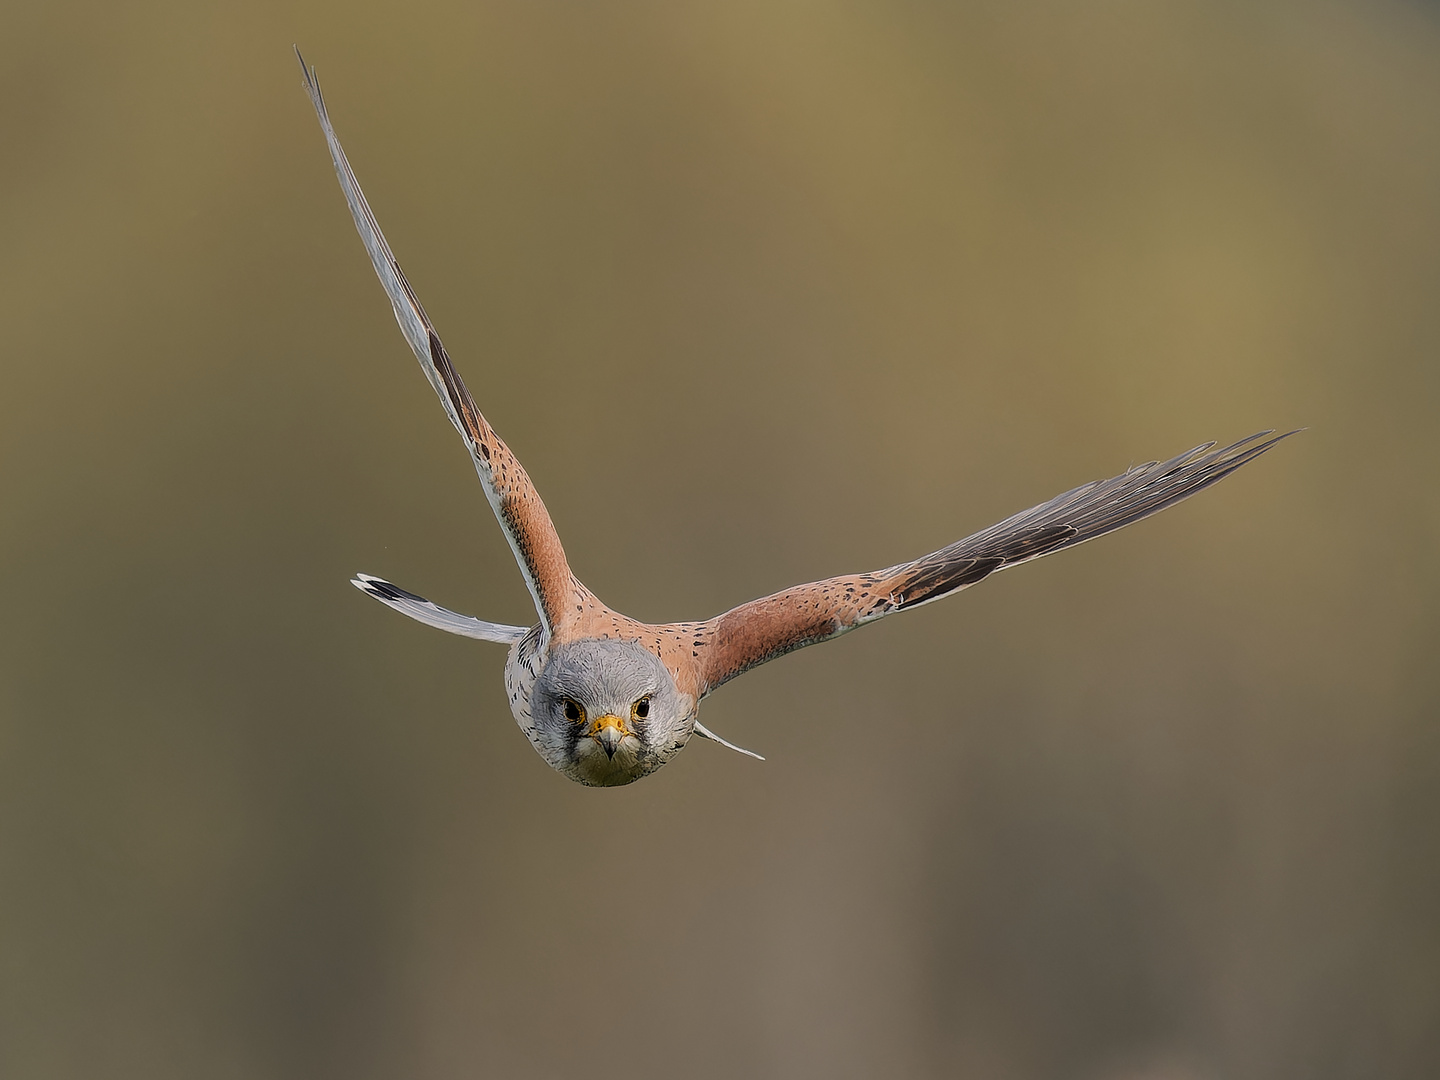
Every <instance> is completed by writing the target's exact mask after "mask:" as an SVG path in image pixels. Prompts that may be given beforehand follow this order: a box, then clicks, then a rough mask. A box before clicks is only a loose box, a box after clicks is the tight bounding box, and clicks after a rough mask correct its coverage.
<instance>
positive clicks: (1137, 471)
mask: <svg viewBox="0 0 1440 1080" xmlns="http://www.w3.org/2000/svg"><path fill="white" fill-rule="evenodd" d="M1293 434H1295V432H1293V431H1292V432H1287V433H1286V434H1285V435H1275V434H1274V433H1273V432H1269V431H1262V432H1260V433H1259V434H1257V435H1252V436H1250V437H1249V438H1248V439H1241V440H1240V441H1239V442H1237V443H1234V444H1233V445H1231V446H1227V447H1225V448H1224V449H1223V450H1215V449H1214V446H1215V444H1214V443H1207V444H1205V445H1204V446H1197V447H1196V448H1195V449H1194V450H1190V451H1187V452H1186V453H1184V454H1180V455H1178V456H1176V457H1173V458H1171V459H1170V460H1169V461H1165V462H1154V461H1152V462H1150V463H1149V464H1147V465H1138V466H1136V467H1134V468H1132V469H1129V470H1127V471H1126V472H1124V473H1121V474H1120V475H1119V476H1116V477H1113V478H1111V479H1109V480H1096V481H1094V482H1092V483H1089V484H1084V485H1082V486H1080V487H1077V488H1075V489H1074V490H1072V491H1067V492H1065V493H1064V494H1063V495H1057V496H1056V497H1055V498H1053V499H1051V500H1050V501H1049V502H1044V503H1041V504H1040V505H1039V506H1035V507H1031V508H1030V509H1029V510H1025V511H1022V512H1021V513H1019V514H1015V515H1014V516H1013V517H1008V518H1006V519H1005V520H1004V521H1002V522H1000V523H999V524H997V525H992V526H991V527H990V528H988V529H984V530H982V531H980V532H978V533H975V534H974V535H973V536H967V537H966V538H965V539H964V540H960V541H957V542H956V543H954V544H951V545H949V546H948V547H944V548H941V549H940V550H939V551H936V552H932V553H931V554H929V555H925V556H923V557H921V558H919V559H915V560H913V561H912V562H906V563H900V564H898V565H896V566H891V567H887V568H886V569H884V570H876V571H874V572H873V573H869V574H855V575H851V576H848V577H836V578H829V579H827V580H825V581H816V582H812V583H810V584H808V585H796V586H794V587H793V588H790V589H786V590H784V591H783V592H779V593H776V594H774V595H773V596H767V597H763V598H762V599H759V600H752V601H751V602H750V603H748V604H742V605H741V606H740V607H737V608H735V609H733V610H731V611H727V612H726V613H725V614H724V615H720V616H717V617H716V618H714V619H711V620H710V621H709V622H708V623H705V624H704V633H703V634H701V635H697V636H698V637H701V638H703V639H704V642H705V648H704V652H703V654H702V655H701V656H700V657H699V661H700V663H701V665H702V667H703V682H704V685H705V687H706V691H707V692H708V691H709V690H713V689H715V688H716V687H717V686H719V685H720V684H721V683H723V682H726V681H727V680H729V679H733V678H734V677H735V676H736V675H739V674H741V673H742V672H744V671H748V670H749V669H750V668H752V667H755V666H756V665H757V664H763V663H765V661H767V660H773V659H775V658H776V657H777V656H783V655H784V654H785V653H787V652H792V651H794V650H795V649H799V648H802V647H804V646H806V645H813V644H816V643H817V642H821V641H827V640H829V639H830V638H833V637H838V636H839V635H840V634H843V633H845V632H847V631H849V630H853V629H855V628H856V627H857V626H863V625H864V624H865V623H868V622H874V621H875V620H876V619H880V618H884V617H885V616H886V615H891V614H894V613H895V612H897V611H905V610H907V609H909V608H913V607H919V606H920V605H922V604H928V603H930V602H932V601H934V600H939V599H940V598H941V597H944V596H949V595H950V594H951V593H954V592H958V591H960V590H961V589H964V588H967V587H968V586H971V585H974V584H975V583H976V582H977V581H980V580H982V579H983V578H986V577H989V576H990V575H991V574H993V573H995V572H997V571H999V570H1004V569H1006V568H1008V567H1011V566H1018V565H1019V564H1020V563H1023V562H1029V561H1030V560H1031V559H1038V558H1039V557H1040V556H1042V555H1048V554H1050V553H1051V552H1053V551H1059V550H1061V549H1062V548H1067V547H1074V546H1075V545H1076V544H1083V543H1085V541H1087V540H1093V539H1095V538H1096V537H1097V536H1104V535H1105V534H1106V533H1109V532H1114V531H1115V530H1116V529H1121V528H1124V527H1125V526H1126V525H1129V524H1131V523H1133V522H1136V521H1139V520H1140V519H1141V518H1145V517H1149V516H1150V515H1151V514H1155V513H1158V512H1160V511H1161V510H1164V509H1165V508H1166V507H1167V506H1173V505H1175V503H1177V502H1180V501H1181V500H1182V499H1187V498H1189V497H1190V496H1191V495H1194V494H1195V493H1196V492H1197V491H1202V490H1204V489H1205V488H1207V487H1209V486H1210V485H1211V484H1213V483H1215V482H1216V481H1218V480H1222V479H1224V478H1225V477H1226V476H1229V475H1230V474H1231V473H1232V472H1234V471H1235V470H1236V469H1238V468H1240V466H1242V465H1244V464H1245V463H1246V462H1249V461H1253V460H1254V459H1255V458H1256V457H1258V456H1259V455H1261V454H1263V453H1264V452H1265V451H1267V450H1269V449H1270V448H1271V447H1272V446H1274V445H1275V444H1276V443H1278V442H1279V441H1280V440H1281V439H1284V438H1287V437H1288V436H1289V435H1293Z"/></svg>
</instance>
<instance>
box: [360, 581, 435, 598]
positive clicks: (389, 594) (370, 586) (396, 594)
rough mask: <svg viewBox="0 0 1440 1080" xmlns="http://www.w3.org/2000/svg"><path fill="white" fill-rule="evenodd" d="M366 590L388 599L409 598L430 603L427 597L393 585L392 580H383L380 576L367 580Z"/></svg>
mask: <svg viewBox="0 0 1440 1080" xmlns="http://www.w3.org/2000/svg"><path fill="white" fill-rule="evenodd" d="M365 591H366V592H370V593H374V594H375V595H376V596H380V597H383V598H385V599H386V600H409V601H411V602H412V603H416V604H428V603H430V601H429V600H426V599H425V597H423V596H416V595H415V594H414V593H413V592H407V591H406V590H404V589H402V588H400V586H399V585H392V584H390V582H388V581H382V580H381V579H380V578H371V579H370V580H368V581H366V582H365Z"/></svg>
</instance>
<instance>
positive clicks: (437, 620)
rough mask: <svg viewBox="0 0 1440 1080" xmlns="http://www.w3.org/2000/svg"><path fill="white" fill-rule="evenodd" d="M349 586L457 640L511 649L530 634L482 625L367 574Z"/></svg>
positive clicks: (513, 628)
mask: <svg viewBox="0 0 1440 1080" xmlns="http://www.w3.org/2000/svg"><path fill="white" fill-rule="evenodd" d="M350 584H351V585H354V586H355V587H356V588H357V589H359V590H360V591H361V592H363V593H365V594H366V595H367V596H373V597H374V598H375V599H376V600H379V601H380V602H381V603H382V604H385V605H386V606H387V607H392V608H394V609H395V610H396V611H398V612H400V614H402V615H409V616H410V618H412V619H414V620H415V621H416V622H422V623H424V624H425V625H426V626H433V627H435V628H436V629H437V630H444V631H445V632H446V633H450V634H459V635H460V636H461V637H469V638H479V639H480V640H481V641H498V642H500V643H501V644H504V645H511V644H514V643H515V642H517V641H519V640H520V639H521V638H522V637H524V636H525V635H526V634H528V633H529V632H530V630H529V628H528V627H525V626H506V625H505V624H504V623H495V622H486V621H485V620H484V619H476V618H473V617H472V616H469V615H460V614H458V613H457V612H454V611H451V610H450V609H449V608H443V607H441V606H440V605H439V604H432V603H431V602H430V601H429V600H426V599H425V598H424V597H423V596H416V595H415V594H414V593H413V592H406V591H405V590H404V589H402V588H400V586H399V585H392V584H390V582H388V581H386V580H385V579H384V578H378V577H372V576H371V575H369V574H357V575H356V576H355V577H353V578H351V579H350Z"/></svg>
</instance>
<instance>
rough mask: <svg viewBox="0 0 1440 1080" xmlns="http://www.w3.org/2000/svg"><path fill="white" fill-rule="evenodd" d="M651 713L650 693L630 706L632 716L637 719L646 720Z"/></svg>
mask: <svg viewBox="0 0 1440 1080" xmlns="http://www.w3.org/2000/svg"><path fill="white" fill-rule="evenodd" d="M649 715H650V695H649V694H646V695H645V696H644V697H642V698H641V699H640V700H639V701H637V702H635V704H634V705H631V706H630V716H631V718H632V719H635V720H644V719H645V718H646V717H647V716H649Z"/></svg>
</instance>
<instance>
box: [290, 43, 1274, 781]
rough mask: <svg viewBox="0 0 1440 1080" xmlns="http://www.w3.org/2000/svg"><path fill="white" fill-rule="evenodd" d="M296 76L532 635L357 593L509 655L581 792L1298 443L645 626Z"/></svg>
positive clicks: (518, 687)
mask: <svg viewBox="0 0 1440 1080" xmlns="http://www.w3.org/2000/svg"><path fill="white" fill-rule="evenodd" d="M296 56H297V57H300V51H299V50H298V49H296ZM300 67H301V70H302V71H303V72H304V74H305V87H306V89H307V90H308V91H309V94H310V101H311V103H312V104H313V105H314V106H315V113H316V115H317V116H318V117H319V119H320V127H321V129H322V130H323V131H324V133H325V141H326V143H327V144H328V145H329V147H330V157H331V159H332V160H333V161H334V164H335V172H336V174H337V175H338V176H339V178H340V187H341V189H342V190H343V191H344V193H345V201H346V202H347V203H349V205H350V213H351V215H352V216H353V217H354V219H355V227H356V228H357V229H358V230H359V231H360V238H361V240H363V241H364V243H365V249H366V250H367V251H368V252H369V253H370V261H371V262H372V263H373V264H374V267H375V273H376V274H377V275H379V278H380V284H381V285H383V286H384V288H385V292H386V293H387V294H388V295H389V297H390V304H391V306H392V307H393V308H394V310H395V319H396V321H397V322H398V323H399V324H400V329H401V331H402V332H403V333H404V335H405V340H406V341H408V342H409V343H410V348H411V349H413V350H414V352H415V356H416V357H417V358H418V359H419V361H420V366H421V368H422V369H423V370H424V372H425V375H426V377H427V378H428V379H429V380H430V385H431V386H433V387H434V388H435V392H436V393H437V394H438V395H439V396H440V403H441V404H442V405H443V406H444V407H445V413H446V415H447V416H449V418H450V422H451V423H452V424H454V425H455V429H456V430H457V431H458V432H459V433H460V436H461V438H462V439H463V440H464V441H465V448H466V450H467V452H468V453H469V454H470V458H471V460H472V461H473V462H474V465H475V471H476V472H478V473H479V474H480V486H481V487H482V488H483V489H484V491H485V497H486V498H487V499H488V500H489V502H490V506H491V508H492V509H493V510H494V511H495V517H496V518H497V519H498V520H499V522H500V528H501V530H502V531H503V532H504V533H505V539H506V540H507V541H509V544H510V549H511V550H512V551H513V552H514V553H515V560H516V562H518V563H519V565H520V573H521V575H522V576H523V577H524V579H525V585H526V587H527V588H528V589H529V591H530V596H531V598H532V599H533V600H534V601H535V611H536V613H537V614H538V616H539V621H538V622H537V623H536V624H535V625H534V626H531V627H528V628H527V627H523V626H505V625H503V624H500V623H492V622H485V621H483V620H481V619H475V618H471V617H469V616H467V615H459V614H456V613H455V612H453V611H448V610H446V609H445V608H442V607H439V606H438V605H436V604H432V603H431V602H430V601H429V600H426V599H425V598H424V597H420V596H416V595H415V594H414V593H411V592H406V591H405V590H404V589H402V588H400V587H398V586H396V585H392V584H391V583H390V582H388V581H385V580H383V579H381V578H377V577H372V576H370V575H368V574H360V575H359V576H358V577H356V578H355V579H354V580H353V582H352V584H354V585H355V587H356V588H358V589H360V590H362V591H363V592H366V593H368V594H369V595H370V596H373V597H374V598H375V599H377V600H379V601H381V602H382V603H384V604H388V605H389V606H390V607H392V608H394V609H395V610H396V611H399V612H401V613H403V614H405V615H408V616H410V617H411V618H412V619H417V620H419V621H420V622H423V623H426V624H427V625H429V626H433V627H437V628H438V629H441V630H446V631H448V632H450V633H452V634H461V635H464V636H465V637H472V638H479V639H481V640H483V641H496V642H501V643H504V644H508V645H509V646H510V653H509V657H508V659H507V661H506V664H505V690H506V693H507V695H508V696H509V699H510V710H511V712H513V713H514V714H515V719H516V721H517V722H518V723H519V725H520V728H521V730H522V731H524V732H525V735H526V737H527V738H528V739H529V740H530V742H531V744H532V745H534V747H535V749H536V750H537V751H539V753H540V756H541V757H543V758H544V759H545V760H546V761H547V762H549V764H550V765H551V766H552V767H553V768H555V769H556V770H558V771H559V772H561V773H563V774H564V775H566V776H568V777H569V778H570V779H572V780H576V781H579V782H580V783H582V784H588V785H591V786H596V787H611V786H616V785H620V784H628V783H631V782H632V781H634V780H638V779H640V778H641V777H642V776H648V775H649V774H650V773H652V772H654V771H655V770H656V769H658V768H660V766H662V765H664V764H665V763H666V762H668V761H670V759H671V758H673V757H674V756H675V755H676V754H678V753H679V752H680V750H681V749H682V748H683V747H684V746H685V744H686V743H687V742H689V740H690V738H691V736H692V735H700V736H702V737H704V738H707V739H712V740H714V741H715V742H718V743H721V744H723V745H725V746H728V747H730V748H731V749H733V750H739V751H740V753H742V754H749V755H750V756H751V757H759V755H758V754H753V753H751V752H750V751H748V750H742V749H741V748H740V747H738V746H734V745H733V744H731V743H729V742H726V741H725V740H724V739H722V738H720V736H718V735H716V734H715V733H714V732H712V731H710V730H708V729H707V728H706V727H705V726H704V725H702V724H701V723H700V721H699V719H698V718H697V713H698V710H699V707H700V702H701V701H702V700H703V699H704V698H705V696H706V695H707V694H710V693H712V692H713V691H715V690H716V689H718V688H719V687H721V686H723V685H724V684H725V683H727V682H729V681H730V680H731V679H733V678H735V676H737V675H741V674H743V673H745V672H746V671H749V670H750V669H751V668H753V667H755V666H756V665H758V664H763V663H765V662H766V661H767V660H774V659H775V658H776V657H779V656H784V655H785V654H786V653H788V652H793V651H794V650H796V649H799V648H803V647H804V646H806V645H815V644H817V643H819V642H822V641H829V640H830V639H831V638H835V637H839V636H840V635H841V634H844V633H846V632H848V631H850V630H854V629H855V628H856V627H860V626H864V625H865V624H866V623H871V622H874V621H875V620H876V619H882V618H884V617H885V616H886V615H893V614H895V613H896V612H898V611H908V610H909V609H910V608H916V607H920V606H921V605H922V604H928V603H930V602H931V601H934V600H939V599H940V598H941V597H945V596H949V595H950V594H951V593H955V592H959V591H960V590H961V589H965V588H968V587H969V586H971V585H974V584H975V583H976V582H978V581H980V580H981V579H983V578H986V577H989V576H990V575H991V574H994V573H996V572H998V571H1000V570H1005V569H1007V568H1009V567H1011V566H1017V565H1019V564H1020V563H1023V562H1028V561H1030V560H1031V559H1038V558H1039V557H1040V556H1042V555H1049V554H1050V553H1051V552H1054V551H1059V550H1061V549H1062V548H1069V547H1074V546H1075V545H1076V544H1083V543H1084V542H1085V541H1087V540H1093V539H1094V538H1095V537H1097V536H1103V535H1104V534H1106V533H1109V532H1114V531H1115V530H1116V529H1119V528H1123V527H1124V526H1126V525H1129V524H1131V523H1132V522H1135V521H1139V520H1140V519H1141V518H1145V517H1149V516H1150V515H1151V514H1154V513H1158V512H1159V511H1161V510H1163V509H1165V508H1166V507H1167V506H1173V505H1174V504H1175V503H1177V502H1179V501H1181V500H1182V499H1186V498H1189V497H1190V496H1191V495H1194V494H1195V493H1196V492H1197V491H1200V490H1201V489H1202V488H1206V487H1209V486H1210V485H1211V484H1213V483H1215V482H1216V481H1217V480H1221V479H1223V478H1224V477H1226V476H1228V475H1230V473H1232V472H1234V471H1235V470H1236V469H1238V468H1240V466H1242V465H1244V464H1245V463H1246V462H1248V461H1253V460H1254V459H1255V458H1256V457H1258V456H1259V455H1261V454H1263V453H1264V452H1265V451H1266V450H1269V449H1270V448H1271V447H1272V446H1274V445H1275V444H1276V443H1277V442H1279V441H1280V440H1281V439H1283V438H1286V437H1287V436H1288V435H1291V434H1294V432H1287V433H1286V434H1285V435H1275V434H1274V433H1273V432H1271V431H1263V432H1260V433H1259V434H1256V435H1252V436H1250V437H1249V438H1246V439H1241V440H1240V441H1239V442H1237V443H1234V444H1232V445H1230V446H1227V447H1225V448H1224V449H1221V450H1216V449H1214V447H1215V444H1214V443H1207V444H1205V445H1203V446H1198V447H1196V448H1195V449H1193V450H1189V451H1186V452H1185V453H1183V454H1180V455H1178V456H1176V457H1173V458H1171V459H1170V460H1169V461H1164V462H1150V463H1149V464H1147V465H1139V466H1136V467H1134V468H1131V469H1129V470H1127V471H1126V472H1124V473H1122V474H1120V475H1119V476H1116V477H1113V478H1111V479H1109V480H1096V481H1094V482H1092V483H1089V484H1084V485H1082V486H1080V487H1077V488H1075V489H1074V490H1073V491H1067V492H1065V493H1064V494H1063V495H1057V496H1056V497H1055V498H1053V499H1051V500H1050V501H1049V502H1044V503H1041V504H1040V505H1039V506H1035V507H1032V508H1030V509H1029V510H1024V511H1022V512H1021V513H1018V514H1016V515H1014V516H1013V517H1009V518H1006V519H1005V520H1004V521H1002V522H1000V523H999V524H998V525H992V526H991V527H990V528H988V529H984V530H982V531H981V532H978V533H975V534H974V535H973V536H968V537H966V538H965V539H963V540H959V541H956V542H955V543H953V544H951V545H949V546H948V547H944V548H941V549H940V550H939V551H935V552H931V553H930V554H929V555H924V556H921V557H920V558H918V559H914V560H911V561H910V562H902V563H897V564H895V565H894V566H889V567H886V568H885V569H883V570H875V571H872V572H870V573H867V574H852V575H848V576H845V577H834V578H828V579H826V580H824V581H814V582H811V583H809V584H807V585H796V586H794V587H792V588H789V589H785V590H783V591H782V592H778V593H775V594H774V595H773V596H766V597H762V598H761V599H759V600H752V601H751V602H750V603H748V604H741V605H740V606H739V607H737V608H734V609H732V610H730V611H727V612H725V613H724V614H723V615H717V616H715V617H714V618H713V619H706V620H704V621H703V622H681V623H662V624H658V625H654V624H650V623H642V622H639V621H637V620H635V619H632V618H630V617H629V616H626V615H622V614H620V613H619V612H618V611H615V610H614V609H612V608H609V607H607V606H605V604H603V603H602V602H601V601H600V600H599V598H598V597H596V596H595V594H594V593H592V592H591V591H590V590H589V589H587V588H586V587H585V586H584V585H583V584H581V582H580V580H579V579H578V578H576V577H575V575H574V574H573V573H571V572H570V565H569V563H568V562H567V561H566V559H565V549H564V548H563V547H562V546H561V544H560V537H559V536H557V535H556V533H555V526H554V524H553V523H552V522H551V521H550V515H549V513H548V512H547V511H546V509H545V504H544V503H543V502H541V501H540V494H539V492H537V491H536V490H535V486H534V485H533V484H532V483H531V482H530V477H529V476H528V475H526V472H525V470H524V468H522V467H521V465H520V462H519V461H518V460H516V458H515V455H514V454H512V453H511V452H510V448H509V447H508V446H506V445H505V443H504V442H503V441H502V440H501V439H500V436H499V435H497V434H495V431H494V430H493V429H492V428H491V427H490V425H489V424H488V423H486V421H485V417H484V416H482V415H481V413H480V410H479V408H477V407H476V404H475V399H474V398H472V397H471V396H470V391H469V390H467V389H466V387H465V383H464V380H462V379H461V378H460V373H459V372H458V371H456V370H455V365H454V364H453V363H452V362H451V360H450V357H449V355H448V354H447V353H446V352H445V346H444V345H442V344H441V343H440V337H439V335H438V334H436V332H435V327H434V326H433V325H432V324H431V322H430V319H429V317H428V316H427V315H426V314H425V309H424V308H423V307H421V305H420V301H419V300H418V299H417V298H416V296H415V293H414V292H413V291H412V290H411V288H410V284H409V282H407V281H406V280H405V275H404V274H403V273H402V272H401V270H400V264H399V263H397V262H396V261H395V257H394V256H393V255H392V254H391V253H390V245H389V244H387V243H386V242H385V237H384V235H383V234H382V233H381V232H380V226H379V225H378V224H377V223H376V221H375V215H374V214H373V213H372V212H371V210H370V204H369V203H368V202H367V201H366V199H365V195H364V193H363V192H362V191H361V190H360V184H359V183H358V182H357V181H356V179H355V174H354V172H353V171H352V170H351V168H350V163H349V162H348V161H347V160H346V158H345V151H344V150H342V149H341V148H340V141H339V139H337V138H336V137H335V129H334V128H333V127H332V126H331V123H330V116H329V114H328V113H327V112H326V109H325V99H324V98H323V97H321V94H320V84H319V82H318V81H317V80H316V77H315V71H314V69H313V68H311V67H309V66H307V65H306V63H305V60H304V58H303V57H300Z"/></svg>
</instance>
